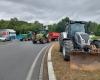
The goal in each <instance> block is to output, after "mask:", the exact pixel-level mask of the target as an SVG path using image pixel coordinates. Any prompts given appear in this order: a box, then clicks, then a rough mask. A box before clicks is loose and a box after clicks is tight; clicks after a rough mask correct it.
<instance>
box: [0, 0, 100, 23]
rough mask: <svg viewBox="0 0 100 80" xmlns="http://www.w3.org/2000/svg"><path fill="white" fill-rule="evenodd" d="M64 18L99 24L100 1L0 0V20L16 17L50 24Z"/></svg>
mask: <svg viewBox="0 0 100 80" xmlns="http://www.w3.org/2000/svg"><path fill="white" fill-rule="evenodd" d="M65 16H68V17H70V18H71V19H73V20H84V21H90V20H91V21H96V22H100V0H0V19H10V18H11V17H18V18H19V19H20V20H25V21H32V22H33V21H35V20H38V21H40V22H42V23H44V24H50V23H53V22H57V21H59V20H61V19H62V18H64V17H65Z"/></svg>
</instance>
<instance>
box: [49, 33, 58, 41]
mask: <svg viewBox="0 0 100 80" xmlns="http://www.w3.org/2000/svg"><path fill="white" fill-rule="evenodd" d="M59 36H60V33H58V32H49V33H48V40H49V41H55V40H57V39H58V37H59Z"/></svg>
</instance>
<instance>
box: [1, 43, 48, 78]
mask: <svg viewBox="0 0 100 80" xmlns="http://www.w3.org/2000/svg"><path fill="white" fill-rule="evenodd" d="M47 45H48V44H40V45H39V44H34V45H33V44H32V42H13V43H10V44H7V45H1V46H0V80H26V79H27V77H28V75H29V74H30V72H29V71H30V68H31V66H32V64H33V63H34V61H35V60H36V57H37V56H38V54H39V52H40V51H41V50H42V49H43V48H44V47H45V46H47ZM43 54H44V53H42V54H41V55H40V56H39V57H40V58H39V60H37V62H36V64H35V68H34V71H33V75H32V79H33V80H38V77H39V69H40V65H41V61H42V56H43Z"/></svg>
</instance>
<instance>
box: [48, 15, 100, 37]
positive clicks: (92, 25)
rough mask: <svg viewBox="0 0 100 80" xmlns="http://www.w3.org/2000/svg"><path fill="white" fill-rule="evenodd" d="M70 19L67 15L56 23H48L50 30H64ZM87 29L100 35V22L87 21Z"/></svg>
mask: <svg viewBox="0 0 100 80" xmlns="http://www.w3.org/2000/svg"><path fill="white" fill-rule="evenodd" d="M69 21H70V18H69V17H65V18H64V19H62V20H61V21H59V22H58V23H56V24H52V25H48V26H49V31H51V32H52V31H57V32H63V31H64V30H65V27H66V26H67V23H68V22H69ZM86 29H87V30H88V32H89V33H90V32H93V33H94V34H95V35H97V36H100V24H98V23H96V22H92V21H89V22H86Z"/></svg>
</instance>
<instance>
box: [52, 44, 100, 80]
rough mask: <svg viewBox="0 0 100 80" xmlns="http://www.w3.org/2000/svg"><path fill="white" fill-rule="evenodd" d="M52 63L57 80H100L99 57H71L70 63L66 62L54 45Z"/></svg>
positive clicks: (56, 45)
mask: <svg viewBox="0 0 100 80" xmlns="http://www.w3.org/2000/svg"><path fill="white" fill-rule="evenodd" d="M52 61H53V66H54V70H55V74H56V77H57V80H100V56H92V55H74V56H73V55H71V61H70V62H66V61H64V60H63V56H62V55H61V53H60V52H59V44H58V43H55V44H54V48H53V50H52Z"/></svg>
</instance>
